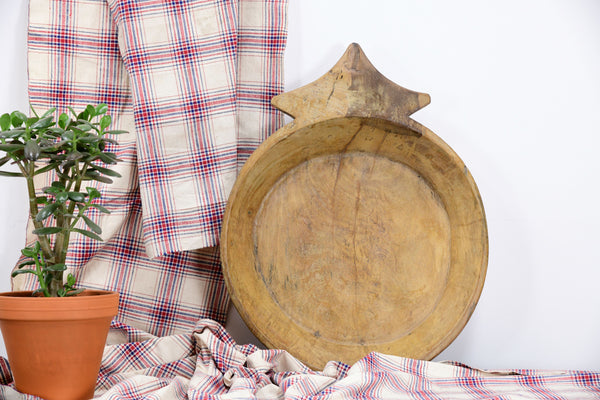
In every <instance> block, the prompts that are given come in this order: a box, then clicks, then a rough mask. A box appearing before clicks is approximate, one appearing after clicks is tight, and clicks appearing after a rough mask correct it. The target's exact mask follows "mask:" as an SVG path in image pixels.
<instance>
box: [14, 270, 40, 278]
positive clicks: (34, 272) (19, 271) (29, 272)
mask: <svg viewBox="0 0 600 400" xmlns="http://www.w3.org/2000/svg"><path fill="white" fill-rule="evenodd" d="M21 274H34V275H37V272H36V271H35V270H33V269H17V270H14V271H13V272H12V274H10V276H12V277H13V278H14V277H15V276H17V275H21Z"/></svg>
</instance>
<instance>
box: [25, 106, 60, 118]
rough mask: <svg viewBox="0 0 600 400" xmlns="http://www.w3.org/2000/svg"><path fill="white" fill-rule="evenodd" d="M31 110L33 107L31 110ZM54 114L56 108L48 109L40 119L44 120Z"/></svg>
mask: <svg viewBox="0 0 600 400" xmlns="http://www.w3.org/2000/svg"><path fill="white" fill-rule="evenodd" d="M31 109H33V107H32V108H31ZM55 112H56V107H52V108H51V109H49V110H48V111H46V112H45V113H44V114H43V115H42V117H41V118H46V117H47V116H49V115H54V113H55Z"/></svg>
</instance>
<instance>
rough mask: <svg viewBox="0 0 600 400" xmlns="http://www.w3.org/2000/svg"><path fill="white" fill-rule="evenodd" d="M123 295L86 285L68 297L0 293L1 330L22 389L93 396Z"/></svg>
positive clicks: (47, 395)
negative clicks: (109, 332)
mask: <svg viewBox="0 0 600 400" xmlns="http://www.w3.org/2000/svg"><path fill="white" fill-rule="evenodd" d="M118 304H119V295H118V293H114V292H105V291H100V290H86V291H84V292H83V293H81V294H80V295H78V296H74V297H65V298H44V297H31V292H9V293H0V329H2V336H3V338H4V343H5V345H6V352H7V354H8V361H9V363H10V367H11V370H12V373H13V378H14V381H15V385H16V388H17V390H19V391H20V392H23V393H29V394H33V395H37V396H39V397H42V398H44V399H46V400H55V399H56V400H84V399H90V398H92V397H93V396H94V388H95V386H96V380H97V378H98V371H99V369H100V362H101V360H102V352H103V350H104V345H105V343H106V336H107V334H108V329H109V327H110V321H111V320H112V318H113V317H114V316H115V315H116V314H117V308H118Z"/></svg>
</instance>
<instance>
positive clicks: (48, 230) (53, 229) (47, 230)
mask: <svg viewBox="0 0 600 400" xmlns="http://www.w3.org/2000/svg"><path fill="white" fill-rule="evenodd" d="M60 231H62V228H59V227H58V226H46V227H44V228H39V229H34V230H33V234H34V235H38V236H44V235H54V234H55V233H58V232H60Z"/></svg>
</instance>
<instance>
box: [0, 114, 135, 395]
mask: <svg viewBox="0 0 600 400" xmlns="http://www.w3.org/2000/svg"><path fill="white" fill-rule="evenodd" d="M32 111H33V114H34V115H33V116H31V117H27V116H26V115H25V114H24V113H22V112H19V111H14V112H12V113H10V114H8V113H7V114H3V115H2V116H0V128H1V130H2V131H1V132H0V150H2V151H4V152H5V155H4V157H2V158H0V167H2V166H5V165H11V164H13V165H16V167H17V171H16V172H15V171H14V170H13V171H0V175H2V176H18V177H23V178H25V181H26V184H27V193H28V200H29V216H30V219H31V222H32V224H33V227H34V230H33V233H34V234H35V235H36V237H37V240H36V241H35V242H34V243H33V244H30V245H29V246H27V247H25V248H24V249H23V250H22V251H21V252H22V255H23V257H22V260H21V261H22V262H21V263H20V264H19V265H18V266H17V267H16V268H15V269H14V271H13V273H12V275H13V277H14V276H16V275H19V274H32V275H34V276H35V277H36V278H37V282H39V288H38V289H37V290H35V291H30V292H8V293H1V294H0V328H1V329H2V336H3V338H4V342H5V345H6V349H7V354H8V359H9V363H10V365H11V370H12V373H13V378H14V382H15V386H16V388H17V390H19V391H21V392H25V393H29V394H34V395H37V396H40V397H42V398H45V399H47V400H52V399H60V400H70V399H73V400H75V399H88V398H91V397H92V396H93V393H94V387H95V383H96V379H97V376H98V371H99V367H100V361H101V357H102V351H103V348H104V344H105V342H106V336H107V333H108V329H109V325H110V321H111V320H112V318H113V317H114V316H115V315H116V314H117V307H118V294H117V293H114V292H106V291H98V290H89V289H88V290H83V289H82V288H76V287H75V278H74V277H73V275H72V274H70V273H69V274H67V276H66V277H65V276H64V275H65V271H66V270H67V266H66V264H65V261H66V256H67V250H68V248H69V240H70V237H71V235H72V234H74V233H76V234H82V235H85V236H87V237H90V238H92V239H95V240H102V239H101V237H100V234H101V229H100V227H99V226H98V225H97V224H96V223H95V222H94V221H93V220H92V219H91V218H90V216H89V215H86V214H89V211H90V210H92V209H95V210H97V211H98V212H99V213H108V212H109V211H108V210H107V209H106V208H104V207H103V206H102V205H100V204H98V203H97V199H98V198H100V192H99V191H98V190H97V189H96V188H94V187H92V186H87V185H86V187H84V185H85V183H86V182H89V181H100V182H104V183H111V182H112V180H111V177H119V176H120V175H119V174H118V173H117V172H115V171H113V170H111V169H109V168H107V167H106V166H107V165H112V164H116V163H117V162H118V161H120V160H118V158H117V156H116V155H115V154H114V153H112V152H110V151H108V149H109V148H110V146H109V144H116V142H115V141H114V140H113V139H112V138H110V137H109V136H110V135H111V134H119V133H124V131H115V130H108V127H109V126H110V124H111V122H112V121H111V117H110V116H109V115H108V114H107V111H108V107H107V105H106V104H100V105H98V106H92V105H88V106H87V107H86V108H85V110H83V111H82V112H79V113H78V112H75V111H74V110H73V109H70V111H71V114H72V115H69V114H67V113H62V114H60V115H59V116H58V118H57V119H56V120H55V113H56V110H55V109H50V110H48V111H46V112H45V113H43V114H42V115H38V114H37V113H36V112H35V110H33V109H32ZM44 173H51V174H53V175H52V176H53V182H52V183H51V184H50V185H49V186H47V187H44V188H37V187H36V181H37V180H38V179H37V178H36V177H38V175H41V174H44ZM38 178H39V177H38Z"/></svg>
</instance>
